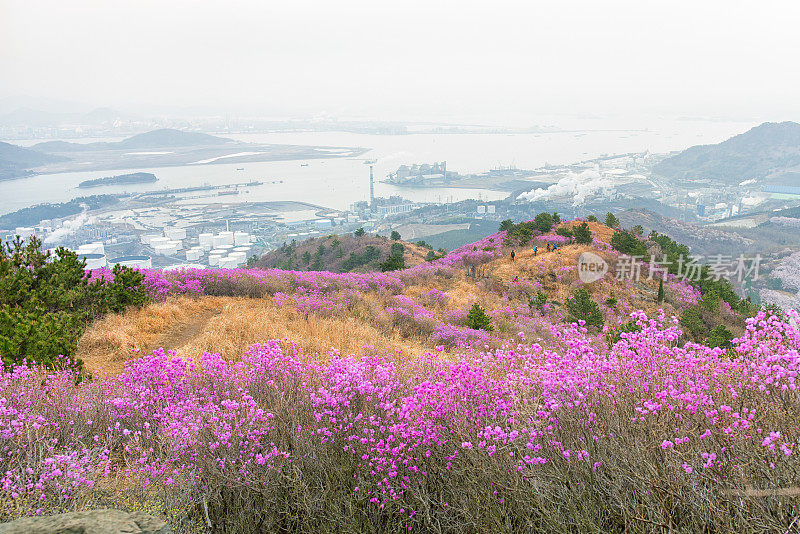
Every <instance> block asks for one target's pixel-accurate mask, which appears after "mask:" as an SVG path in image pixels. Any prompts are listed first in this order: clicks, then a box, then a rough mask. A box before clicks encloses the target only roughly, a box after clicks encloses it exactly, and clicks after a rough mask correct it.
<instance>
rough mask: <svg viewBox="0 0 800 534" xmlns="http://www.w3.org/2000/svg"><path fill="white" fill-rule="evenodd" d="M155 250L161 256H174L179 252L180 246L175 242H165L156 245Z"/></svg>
mask: <svg viewBox="0 0 800 534" xmlns="http://www.w3.org/2000/svg"><path fill="white" fill-rule="evenodd" d="M153 250H154V251H155V252H156V254H158V255H159V256H174V255H175V254H177V253H178V247H177V246H175V244H174V242H173V243H164V244H163V245H154V246H153Z"/></svg>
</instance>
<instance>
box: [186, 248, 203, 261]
mask: <svg viewBox="0 0 800 534" xmlns="http://www.w3.org/2000/svg"><path fill="white" fill-rule="evenodd" d="M202 255H203V249H197V248H190V249H189V250H187V251H186V261H197V260H199V259H200V257H201V256H202Z"/></svg>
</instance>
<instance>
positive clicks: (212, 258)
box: [208, 254, 222, 267]
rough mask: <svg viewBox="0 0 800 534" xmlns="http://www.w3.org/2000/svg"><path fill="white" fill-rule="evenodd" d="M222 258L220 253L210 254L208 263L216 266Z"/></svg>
mask: <svg viewBox="0 0 800 534" xmlns="http://www.w3.org/2000/svg"><path fill="white" fill-rule="evenodd" d="M221 259H222V256H221V255H219V254H210V255H209V256H208V264H209V265H211V266H212V267H216V266H218V265H219V260H221Z"/></svg>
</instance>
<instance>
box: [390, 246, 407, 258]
mask: <svg viewBox="0 0 800 534" xmlns="http://www.w3.org/2000/svg"><path fill="white" fill-rule="evenodd" d="M405 250H406V247H404V246H403V244H402V243H392V247H391V254H392V256H402V255H403V253H404V252H405Z"/></svg>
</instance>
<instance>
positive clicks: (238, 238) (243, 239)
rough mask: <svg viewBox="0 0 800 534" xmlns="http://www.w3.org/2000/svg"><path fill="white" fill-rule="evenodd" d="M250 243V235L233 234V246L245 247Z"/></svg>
mask: <svg viewBox="0 0 800 534" xmlns="http://www.w3.org/2000/svg"><path fill="white" fill-rule="evenodd" d="M249 243H250V234H248V233H247V232H234V233H233V244H234V245H247V244H249Z"/></svg>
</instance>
